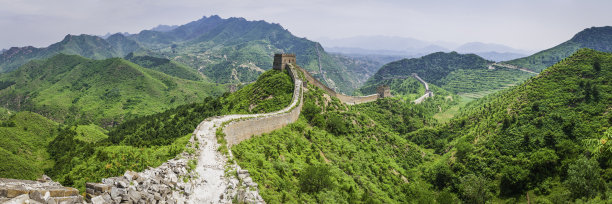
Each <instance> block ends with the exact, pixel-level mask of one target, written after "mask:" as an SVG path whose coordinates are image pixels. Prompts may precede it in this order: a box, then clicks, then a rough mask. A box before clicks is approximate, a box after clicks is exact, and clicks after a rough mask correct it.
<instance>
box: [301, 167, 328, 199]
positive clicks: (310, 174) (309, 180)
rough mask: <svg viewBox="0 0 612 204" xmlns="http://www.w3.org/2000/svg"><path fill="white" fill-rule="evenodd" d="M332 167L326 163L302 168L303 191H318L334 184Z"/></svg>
mask: <svg viewBox="0 0 612 204" xmlns="http://www.w3.org/2000/svg"><path fill="white" fill-rule="evenodd" d="M331 178H332V173H331V167H330V166H328V165H326V164H315V165H310V166H308V167H306V168H305V169H304V170H302V174H301V176H300V187H301V190H302V191H303V192H307V193H316V192H319V191H321V190H323V189H325V188H330V187H331V186H332V179H331Z"/></svg>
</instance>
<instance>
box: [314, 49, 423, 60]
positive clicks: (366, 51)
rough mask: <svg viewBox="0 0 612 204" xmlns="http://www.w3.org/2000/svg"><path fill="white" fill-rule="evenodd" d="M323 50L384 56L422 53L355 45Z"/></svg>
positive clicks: (408, 56)
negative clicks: (372, 48)
mask: <svg viewBox="0 0 612 204" xmlns="http://www.w3.org/2000/svg"><path fill="white" fill-rule="evenodd" d="M325 50H326V51H328V52H331V53H339V54H344V55H362V56H365V55H380V56H382V55H385V56H403V57H404V58H413V57H420V56H423V55H419V54H414V53H408V52H404V51H397V50H369V49H364V48H357V47H325Z"/></svg>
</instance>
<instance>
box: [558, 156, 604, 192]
mask: <svg viewBox="0 0 612 204" xmlns="http://www.w3.org/2000/svg"><path fill="white" fill-rule="evenodd" d="M599 172H600V168H599V165H598V163H597V161H595V160H594V159H587V158H586V157H584V156H583V157H580V158H579V159H578V160H576V161H575V162H574V163H572V164H570V165H569V168H568V170H567V179H566V180H565V186H566V187H567V188H568V189H569V190H570V192H571V193H572V197H573V198H582V197H587V198H593V197H595V196H596V195H597V194H598V192H599V191H600V190H603V188H604V182H603V180H602V179H601V177H600V175H599Z"/></svg>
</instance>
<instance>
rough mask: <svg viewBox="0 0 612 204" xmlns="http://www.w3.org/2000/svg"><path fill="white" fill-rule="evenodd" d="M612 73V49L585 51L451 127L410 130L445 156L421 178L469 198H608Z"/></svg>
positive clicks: (482, 103) (469, 111)
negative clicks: (611, 81)
mask: <svg viewBox="0 0 612 204" xmlns="http://www.w3.org/2000/svg"><path fill="white" fill-rule="evenodd" d="M610 79H612V54H609V53H603V52H598V51H595V50H590V49H581V50H579V51H577V52H576V53H575V54H573V55H572V56H570V57H568V58H566V59H564V60H562V61H561V62H559V63H557V64H555V65H553V66H551V67H549V68H547V69H545V70H544V71H542V72H541V73H540V74H539V75H538V76H537V77H534V78H532V79H530V80H528V81H526V82H525V83H523V84H521V85H520V86H515V87H512V88H510V89H508V90H506V91H502V92H499V93H497V94H494V95H491V96H488V97H486V98H484V99H482V100H479V101H477V102H476V103H472V104H471V105H470V106H469V107H468V108H466V109H464V110H463V111H462V114H461V115H460V116H458V117H457V118H456V119H454V120H452V121H451V122H450V123H449V124H448V125H444V126H441V127H439V128H434V129H422V130H419V131H416V132H413V133H410V134H409V135H408V136H409V137H418V138H430V139H429V140H430V141H426V140H425V142H423V143H418V144H420V145H424V146H429V147H432V148H434V149H435V150H436V152H439V153H441V154H442V156H441V158H440V159H439V160H437V161H433V162H431V163H428V164H425V165H423V166H422V167H421V169H423V171H424V174H423V175H422V177H423V178H424V179H426V180H428V181H429V182H430V183H431V184H432V185H433V186H434V188H435V189H439V190H443V189H450V190H451V191H454V192H456V193H457V194H458V195H459V196H460V198H462V199H463V200H466V201H469V202H484V201H485V200H491V201H493V202H502V200H504V201H505V202H526V199H525V194H526V193H528V194H529V197H531V198H532V200H531V202H538V203H567V202H577V201H576V200H575V199H582V201H584V200H587V199H593V198H595V199H596V200H599V201H602V200H607V199H609V198H610V197H609V196H611V195H612V192H611V191H610V188H609V186H610V182H611V181H612V176H610V175H611V174H610V172H612V151H610V150H612V148H610V146H609V143H607V142H606V141H607V140H609V138H610V137H611V130H610V125H611V123H612V117H611V115H610V114H609V111H610V107H611V106H612V104H611V101H612V95H611V93H612V87H611V86H610V83H609V82H610ZM440 139H441V140H452V142H450V143H448V144H446V145H436V143H435V142H434V141H436V140H440ZM593 141H594V142H593ZM474 189H479V190H478V191H475V190H474ZM594 203H597V202H595V201H594Z"/></svg>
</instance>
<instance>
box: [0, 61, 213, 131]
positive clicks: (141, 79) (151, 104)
mask: <svg viewBox="0 0 612 204" xmlns="http://www.w3.org/2000/svg"><path fill="white" fill-rule="evenodd" d="M0 81H13V82H15V84H14V85H11V86H10V87H9V88H5V89H2V90H0V96H1V97H0V102H2V104H5V105H6V108H9V109H13V110H17V111H19V110H29V111H33V112H36V113H39V114H41V115H43V116H45V117H48V118H51V119H53V120H55V121H58V122H64V123H66V124H89V123H94V124H97V125H100V126H103V127H106V128H108V127H112V126H114V125H116V124H118V123H121V122H123V121H125V120H126V119H131V118H135V117H137V116H144V115H149V114H152V113H157V112H161V111H163V110H166V109H168V108H172V107H176V106H178V105H182V104H187V103H192V102H196V101H200V100H202V99H204V98H205V97H206V96H210V95H220V93H221V92H222V91H223V87H222V86H220V85H215V84H212V83H208V82H203V81H191V80H185V79H180V78H176V77H171V76H168V75H166V74H164V73H161V72H157V71H154V70H150V69H145V68H142V67H140V66H138V65H136V64H133V63H130V62H128V61H125V60H123V59H119V58H112V59H107V60H89V59H85V58H82V57H79V56H74V55H64V54H59V55H57V56H54V57H52V58H49V59H47V60H43V61H32V62H30V63H28V64H26V65H24V66H22V67H21V68H19V69H18V70H15V71H14V72H11V73H7V74H2V75H0Z"/></svg>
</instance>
